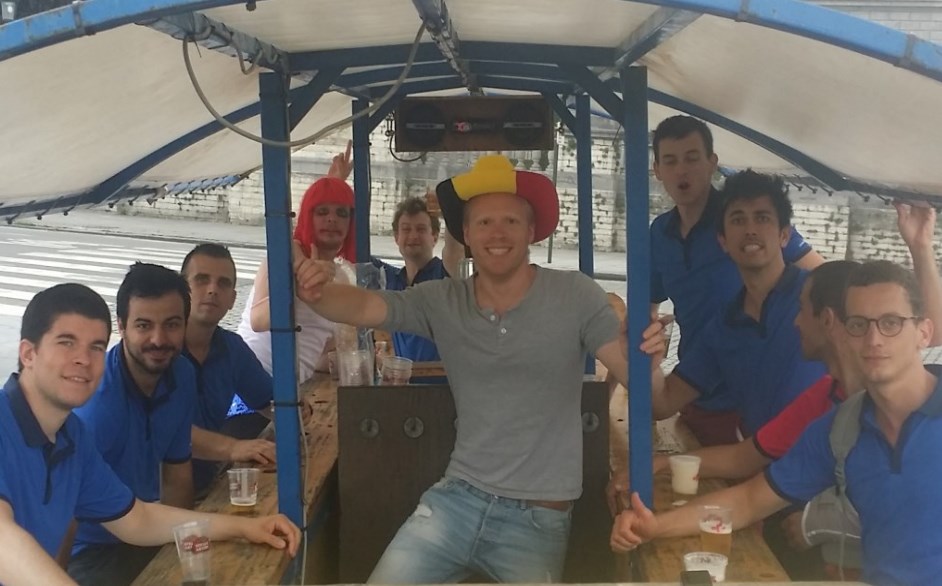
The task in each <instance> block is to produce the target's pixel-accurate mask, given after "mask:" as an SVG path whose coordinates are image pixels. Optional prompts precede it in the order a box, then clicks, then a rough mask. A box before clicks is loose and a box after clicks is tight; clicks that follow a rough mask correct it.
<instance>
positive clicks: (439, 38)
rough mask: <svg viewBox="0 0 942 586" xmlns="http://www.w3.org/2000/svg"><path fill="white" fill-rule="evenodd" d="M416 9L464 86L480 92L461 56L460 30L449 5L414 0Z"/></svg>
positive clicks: (443, 2) (436, 1) (470, 90)
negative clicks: (456, 28) (452, 18)
mask: <svg viewBox="0 0 942 586" xmlns="http://www.w3.org/2000/svg"><path fill="white" fill-rule="evenodd" d="M412 3H413V4H414V5H415V9H416V10H418V12H419V16H421V17H422V22H424V23H425V30H426V31H428V34H429V35H430V36H431V37H432V41H433V42H434V43H435V46H436V47H438V50H439V52H440V53H441V54H442V57H444V58H445V61H447V62H448V65H449V66H451V68H452V69H454V70H455V73H457V74H458V77H460V78H461V81H462V83H464V86H465V87H466V88H468V91H469V92H471V93H472V94H476V93H480V88H479V87H478V86H477V82H476V81H475V79H474V75H473V74H472V73H471V71H470V70H469V69H468V64H467V63H466V62H465V60H464V59H463V58H462V57H461V52H460V50H459V45H460V44H461V41H460V40H459V39H458V32H457V31H456V30H455V25H454V23H453V22H452V21H451V16H449V14H448V6H447V5H446V4H445V0H412Z"/></svg>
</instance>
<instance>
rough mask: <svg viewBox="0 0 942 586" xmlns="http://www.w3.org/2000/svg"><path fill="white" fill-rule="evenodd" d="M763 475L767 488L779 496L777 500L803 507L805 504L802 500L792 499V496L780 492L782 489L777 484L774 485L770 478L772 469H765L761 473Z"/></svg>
mask: <svg viewBox="0 0 942 586" xmlns="http://www.w3.org/2000/svg"><path fill="white" fill-rule="evenodd" d="M763 474H764V475H765V481H766V482H768V483H769V487H770V488H771V489H772V491H773V492H774V493H775V494H777V495H778V496H779V498H781V499H782V500H784V501H788V502H789V503H791V504H793V505H804V504H805V501H804V500H802V499H796V498H794V497H793V496H791V495H789V494H788V493H787V492H785V491H784V490H782V487H780V486H779V485H778V483H776V482H775V480H774V479H773V478H772V469H771V467H766V469H765V471H764V472H763Z"/></svg>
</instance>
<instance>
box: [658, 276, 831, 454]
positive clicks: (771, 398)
mask: <svg viewBox="0 0 942 586" xmlns="http://www.w3.org/2000/svg"><path fill="white" fill-rule="evenodd" d="M807 275H808V273H807V272H806V271H802V270H800V269H798V268H797V267H795V266H794V265H788V266H787V267H786V268H785V271H784V272H783V273H782V276H781V277H780V278H779V281H778V283H776V285H775V287H774V288H773V289H772V291H770V292H769V294H768V296H767V297H766V299H765V301H764V302H763V304H762V311H761V314H760V320H759V321H756V320H754V319H752V318H751V317H749V316H748V315H746V314H745V313H744V312H743V300H744V298H745V290H743V291H742V292H741V293H740V294H739V295H738V296H737V297H736V298H735V299H734V300H733V301H732V302H730V303H728V304H727V306H726V308H725V309H724V310H723V311H721V312H718V315H715V316H714V318H713V319H712V320H711V321H710V323H709V324H707V326H706V328H705V329H704V331H703V332H701V334H700V338H699V339H698V340H697V341H696V343H694V344H693V345H692V346H691V347H690V349H689V351H688V352H687V353H686V354H684V356H683V357H682V358H681V359H680V362H679V363H678V364H677V367H676V368H675V369H674V373H675V374H676V375H678V376H679V377H680V378H681V379H682V380H684V381H685V382H687V383H688V384H689V385H690V386H692V387H693V388H694V389H697V391H698V392H700V393H701V396H702V397H704V398H706V399H708V400H709V401H710V402H711V405H719V406H720V407H719V408H723V409H736V410H738V411H739V412H740V415H741V416H742V421H743V428H744V429H743V431H744V432H745V434H746V435H752V434H754V433H755V432H756V431H758V429H759V428H760V427H762V426H763V425H765V424H766V423H768V422H769V421H770V420H771V419H773V418H774V417H775V416H776V415H778V414H779V413H780V412H781V411H782V410H783V409H784V408H785V407H787V406H788V404H789V403H791V402H792V401H793V400H794V399H795V398H796V397H797V396H798V395H800V394H801V392H802V391H804V390H805V389H806V388H808V387H809V386H811V385H812V384H813V383H814V382H815V381H817V380H818V379H819V378H821V377H822V376H824V374H826V369H825V367H824V364H822V363H820V362H811V361H808V360H805V359H804V358H803V357H802V355H801V341H800V339H799V335H798V329H797V328H796V327H795V323H794V322H795V316H796V315H797V314H798V300H799V295H800V293H801V288H802V285H803V284H804V281H805V278H806V277H807Z"/></svg>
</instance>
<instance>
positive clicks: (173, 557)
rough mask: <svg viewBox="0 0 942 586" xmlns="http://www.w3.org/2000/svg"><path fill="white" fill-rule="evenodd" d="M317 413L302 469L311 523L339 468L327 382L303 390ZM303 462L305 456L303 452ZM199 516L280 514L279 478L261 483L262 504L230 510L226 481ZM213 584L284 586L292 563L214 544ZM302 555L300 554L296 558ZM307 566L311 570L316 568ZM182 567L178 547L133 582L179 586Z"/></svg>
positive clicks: (256, 548)
mask: <svg viewBox="0 0 942 586" xmlns="http://www.w3.org/2000/svg"><path fill="white" fill-rule="evenodd" d="M302 391H304V392H305V396H306V397H307V398H308V401H309V402H310V403H311V404H312V405H313V407H314V417H313V418H312V419H311V421H310V422H309V423H308V425H307V426H306V427H305V432H306V441H307V446H308V447H307V458H306V462H305V463H304V464H303V468H304V470H303V472H304V477H305V490H304V499H305V502H306V503H311V504H312V506H310V507H309V508H308V514H307V517H308V520H310V519H311V518H313V516H314V514H315V513H316V509H317V506H318V505H321V506H322V505H324V503H321V502H320V497H321V496H322V494H323V493H324V492H325V487H326V486H327V483H328V480H329V478H330V477H331V473H332V471H333V470H334V468H335V465H336V462H337V430H336V426H337V386H336V383H335V382H334V381H331V380H330V379H329V378H327V377H315V379H314V380H312V381H311V382H309V383H307V384H305V385H304V386H303V387H302ZM302 459H303V452H302ZM197 510H198V511H202V512H207V513H223V514H230V515H250V516H262V515H271V514H274V513H277V512H278V490H277V475H276V474H275V473H264V474H262V475H261V477H260V479H259V483H258V504H256V505H255V506H254V507H235V506H232V505H230V504H229V487H228V480H227V479H226V478H225V477H222V478H220V479H219V480H217V481H216V483H215V486H214V487H213V489H212V491H211V492H210V494H209V496H207V497H206V500H204V501H203V502H202V503H201V504H200V505H199V506H198V507H197ZM212 551H213V553H212V583H213V584H245V585H254V584H280V583H281V580H282V576H283V575H284V573H285V570H286V568H287V566H288V563H289V561H290V559H289V558H288V556H287V555H286V554H285V553H283V552H282V551H280V550H276V549H272V548H271V547H268V546H267V545H256V544H251V543H245V542H215V543H213V545H212ZM298 555H301V552H300V551H299V552H298ZM310 562H311V560H309V564H308V566H309V567H310V566H311V565H313V564H312V563H310ZM181 580H182V577H181V573H180V562H179V559H178V558H177V551H176V546H175V545H174V544H172V543H171V544H168V545H166V546H164V547H163V549H162V550H161V551H160V553H159V554H157V557H155V558H154V560H153V561H152V562H151V563H150V564H149V565H148V566H147V568H146V569H145V570H144V572H142V573H141V575H140V576H138V578H137V580H135V581H134V586H167V585H168V584H180V583H181Z"/></svg>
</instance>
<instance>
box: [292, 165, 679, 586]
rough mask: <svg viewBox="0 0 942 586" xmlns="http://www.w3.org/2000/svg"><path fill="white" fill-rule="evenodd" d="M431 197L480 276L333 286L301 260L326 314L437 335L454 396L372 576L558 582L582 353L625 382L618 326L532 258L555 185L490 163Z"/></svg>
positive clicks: (552, 208) (551, 223)
mask: <svg viewBox="0 0 942 586" xmlns="http://www.w3.org/2000/svg"><path fill="white" fill-rule="evenodd" d="M437 194H438V199H439V204H440V206H441V209H442V213H443V215H444V218H445V221H446V224H447V226H448V230H449V231H450V232H451V234H452V235H453V236H454V237H455V238H456V239H457V240H458V241H459V242H462V243H464V244H467V245H468V246H469V247H470V249H471V252H472V254H473V256H474V262H475V269H476V274H475V275H474V276H473V277H472V278H469V279H467V280H458V279H445V280H441V281H429V282H425V283H420V284H418V285H416V286H414V287H410V288H409V289H407V290H406V291H382V292H371V291H366V290H360V289H355V288H351V287H344V286H342V285H334V284H327V283H326V281H327V280H328V278H329V276H330V271H331V266H330V265H328V264H325V263H318V262H317V261H310V260H305V259H303V258H301V257H299V261H298V262H297V263H296V264H297V266H296V273H295V274H296V275H297V279H298V296H299V297H300V298H301V299H302V300H303V301H305V302H307V303H308V304H310V305H311V307H312V308H314V310H315V311H317V312H318V313H320V314H321V315H323V316H324V317H326V318H328V319H330V320H333V321H337V322H344V323H350V324H354V325H358V326H366V327H382V328H383V329H386V330H395V331H408V332H412V333H415V334H418V335H421V336H426V337H429V338H432V339H433V340H434V341H435V343H436V344H437V346H438V349H439V352H440V353H441V356H442V360H443V361H444V363H445V368H446V371H447V372H448V379H449V381H450V383H451V388H452V393H453V395H454V399H455V406H456V408H457V413H458V420H459V425H458V436H457V440H456V442H455V449H454V451H453V452H452V455H451V460H450V462H449V465H448V469H447V470H446V472H445V477H444V478H443V479H442V480H441V481H439V482H438V483H436V484H435V485H434V486H433V487H431V488H430V489H429V490H428V491H426V492H425V494H423V495H422V498H421V500H420V502H419V505H418V507H417V508H416V510H415V512H414V513H413V514H412V516H411V517H410V518H409V519H408V520H407V521H406V523H405V524H404V525H403V526H402V527H401V528H400V530H399V532H398V533H397V534H396V537H395V538H394V539H393V541H392V543H391V544H390V545H389V547H388V548H387V549H386V552H385V553H384V554H383V557H382V559H381V560H380V561H379V563H378V564H377V566H376V568H375V569H374V570H373V574H372V575H371V576H370V582H374V583H443V582H457V581H461V580H462V579H464V578H466V577H467V576H469V575H470V574H471V573H472V572H477V573H480V574H485V575H487V576H489V577H490V578H492V579H494V580H497V581H500V582H553V581H559V580H560V578H561V575H562V569H563V568H562V565H563V560H564V559H565V552H566V545H567V541H568V536H569V521H570V509H571V505H572V501H573V500H575V499H577V498H578V497H579V496H580V494H581V493H582V432H581V419H580V401H581V389H582V373H583V367H584V364H585V355H586V353H587V352H588V353H592V354H593V355H595V356H597V357H598V358H599V359H600V360H601V361H602V363H603V364H604V365H605V366H606V367H607V368H608V369H609V371H610V372H612V373H614V374H615V376H616V378H617V379H618V380H619V382H621V383H622V384H626V385H627V380H626V378H627V371H628V369H627V363H626V359H625V352H626V348H625V346H624V345H623V342H622V340H621V337H620V336H619V324H618V320H617V318H616V317H615V314H614V312H613V311H612V309H611V307H610V306H609V304H608V301H607V298H606V296H605V293H604V292H603V291H602V289H601V288H600V287H599V286H598V285H597V284H596V283H595V282H594V281H592V280H591V279H590V278H589V277H587V276H585V275H582V274H580V273H575V272H563V271H554V270H548V269H543V268H540V267H538V266H536V265H531V264H530V262H529V249H528V245H529V244H530V243H533V242H538V241H539V240H542V239H544V238H546V237H548V236H549V235H550V234H551V233H552V232H553V231H554V230H555V228H556V225H557V223H558V218H559V204H558V198H557V194H556V189H555V187H554V186H553V184H552V182H550V181H549V180H548V179H547V178H546V177H544V176H542V175H539V174H537V173H530V172H525V171H515V170H514V168H513V165H511V163H510V161H508V160H507V159H506V158H505V157H502V156H499V155H493V156H485V157H482V158H481V159H479V160H478V162H477V164H476V165H475V167H474V169H473V170H472V171H470V172H468V173H465V174H463V175H459V176H457V177H454V178H452V179H450V180H448V181H445V182H443V183H441V184H440V185H439V186H438V188H437ZM660 330H661V326H660V325H659V324H654V325H652V327H651V328H649V329H648V331H647V332H646V333H645V334H646V335H645V340H646V341H645V343H644V344H643V345H642V349H643V350H644V351H646V352H649V353H650V354H654V355H655V358H658V357H660V355H661V354H662V353H663V350H664V344H663V336H662V334H661V331H660ZM653 362H654V366H655V369H654V375H655V376H657V375H658V374H659V373H660V369H659V368H657V364H658V363H659V360H658V359H655V360H654V361H653Z"/></svg>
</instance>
